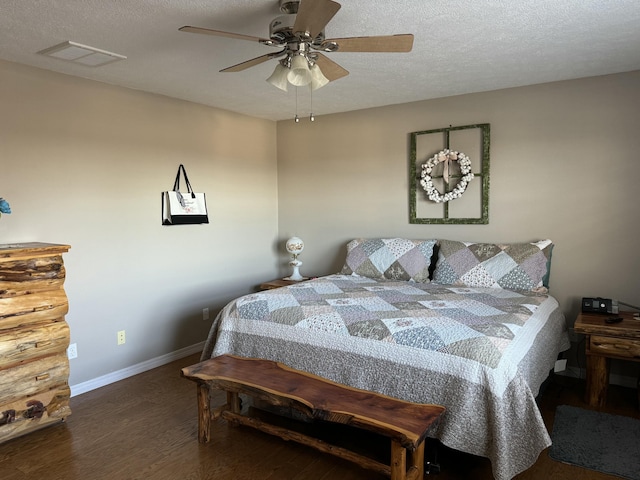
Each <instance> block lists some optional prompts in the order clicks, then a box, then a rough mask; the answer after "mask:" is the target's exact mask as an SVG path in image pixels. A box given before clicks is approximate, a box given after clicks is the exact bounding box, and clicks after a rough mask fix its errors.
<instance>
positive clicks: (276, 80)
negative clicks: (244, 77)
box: [267, 63, 289, 92]
mask: <svg viewBox="0 0 640 480" xmlns="http://www.w3.org/2000/svg"><path fill="white" fill-rule="evenodd" d="M288 74H289V69H288V68H287V67H285V66H284V65H282V64H281V63H278V65H276V68H275V70H274V71H273V73H272V74H271V76H270V77H269V78H267V82H269V83H270V84H271V85H273V86H274V87H276V88H279V89H280V90H284V91H285V92H286V91H287V85H288V84H287V75H288Z"/></svg>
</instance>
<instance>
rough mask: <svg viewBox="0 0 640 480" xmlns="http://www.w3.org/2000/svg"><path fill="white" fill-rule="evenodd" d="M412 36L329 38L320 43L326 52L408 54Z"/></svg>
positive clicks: (411, 45)
mask: <svg viewBox="0 0 640 480" xmlns="http://www.w3.org/2000/svg"><path fill="white" fill-rule="evenodd" d="M412 48H413V35H412V34H410V33H405V34H401V35H383V36H378V37H348V38H330V39H327V40H325V41H324V42H322V46H321V47H320V49H321V50H323V51H326V52H410V51H411V49H412Z"/></svg>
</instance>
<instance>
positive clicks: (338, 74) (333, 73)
mask: <svg viewBox="0 0 640 480" xmlns="http://www.w3.org/2000/svg"><path fill="white" fill-rule="evenodd" d="M316 55H317V56H318V58H317V59H316V64H317V65H318V67H319V68H320V70H321V71H322V74H323V75H324V76H325V77H327V78H328V79H329V81H330V82H333V81H334V80H338V79H339V78H342V77H346V76H347V75H349V72H348V71H347V70H345V69H344V68H342V67H341V66H340V65H338V64H337V63H336V62H334V61H333V60H330V59H329V58H328V57H326V56H324V55H322V54H321V53H316Z"/></svg>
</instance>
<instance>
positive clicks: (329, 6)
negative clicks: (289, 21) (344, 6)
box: [293, 0, 340, 38]
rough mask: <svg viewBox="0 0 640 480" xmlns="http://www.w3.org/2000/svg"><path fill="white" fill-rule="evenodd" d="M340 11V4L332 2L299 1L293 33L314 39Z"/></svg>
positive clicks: (323, 0) (328, 0) (330, 0)
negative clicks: (306, 35)
mask: <svg viewBox="0 0 640 480" xmlns="http://www.w3.org/2000/svg"><path fill="white" fill-rule="evenodd" d="M338 10H340V4H339V3H337V2H334V1H332V0H300V5H299V6H298V14H297V15H296V21H295V23H294V24H293V33H294V34H297V33H301V34H308V35H309V37H310V38H315V37H316V36H317V35H318V34H319V33H320V32H321V31H322V30H323V29H324V27H325V26H326V25H327V23H329V21H330V20H331V19H332V18H333V16H334V15H335V14H336V13H338Z"/></svg>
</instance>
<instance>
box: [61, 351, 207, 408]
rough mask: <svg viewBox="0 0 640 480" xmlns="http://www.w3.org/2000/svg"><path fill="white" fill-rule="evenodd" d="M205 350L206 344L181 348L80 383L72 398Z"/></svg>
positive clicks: (72, 390) (72, 386) (73, 386)
mask: <svg viewBox="0 0 640 480" xmlns="http://www.w3.org/2000/svg"><path fill="white" fill-rule="evenodd" d="M203 348H204V342H200V343H196V344H195V345H191V346H190V347H185V348H181V349H180V350H176V351H175V352H171V353H167V354H165V355H161V356H159V357H156V358H152V359H150V360H146V361H144V362H142V363H138V364H136V365H131V366H130V367H127V368H123V369H122V370H118V371H116V372H111V373H108V374H106V375H102V376H101V377H98V378H94V379H92V380H87V381H86V382H82V383H79V384H77V385H71V387H70V388H71V396H72V397H75V396H76V395H81V394H83V393H87V392H90V391H91V390H95V389H96V388H100V387H104V386H105V385H109V384H110V383H115V382H117V381H120V380H124V379H125V378H129V377H133V376H134V375H137V374H139V373H142V372H146V371H147V370H151V369H152V368H156V367H160V366H162V365H166V364H167V363H171V362H173V361H175V360H180V359H181V358H184V357H188V356H189V355H193V354H194V353H199V352H201V351H202V349H203Z"/></svg>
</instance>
